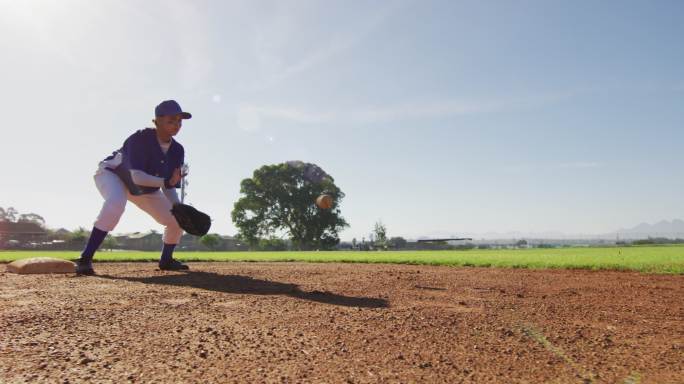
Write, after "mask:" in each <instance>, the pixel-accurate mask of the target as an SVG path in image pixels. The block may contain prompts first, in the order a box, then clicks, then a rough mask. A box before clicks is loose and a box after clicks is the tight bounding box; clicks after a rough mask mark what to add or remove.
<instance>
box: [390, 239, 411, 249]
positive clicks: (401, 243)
mask: <svg viewBox="0 0 684 384" xmlns="http://www.w3.org/2000/svg"><path fill="white" fill-rule="evenodd" d="M407 243H408V241H406V239H404V238H403V237H401V236H397V237H392V238H391V239H389V245H390V247H392V248H397V249H402V248H406V244H407Z"/></svg>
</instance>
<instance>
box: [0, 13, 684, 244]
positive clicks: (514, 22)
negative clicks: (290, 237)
mask: <svg viewBox="0 0 684 384" xmlns="http://www.w3.org/2000/svg"><path fill="white" fill-rule="evenodd" d="M0 8H1V9H2V12H0V50H1V52H3V53H2V55H3V59H2V60H0V84H2V87H0V106H2V110H3V112H4V113H3V122H2V124H1V125H0V130H1V132H2V137H3V140H2V143H3V145H2V151H0V161H1V163H2V164H3V167H2V168H3V171H4V172H3V173H4V177H3V180H4V181H3V182H2V186H1V187H0V206H3V207H7V206H14V207H15V208H17V209H18V210H19V211H20V212H36V213H38V214H41V215H43V216H44V217H45V218H46V220H47V222H48V225H49V226H50V227H53V228H58V227H66V228H70V229H71V228H76V227H78V226H84V227H90V226H91V224H92V222H93V221H94V219H95V217H96V215H97V213H98V211H99V208H100V205H101V197H100V195H99V194H98V192H97V190H96V189H95V186H94V184H93V180H92V175H93V172H94V170H95V168H96V166H97V163H98V161H99V160H101V159H102V158H104V157H105V156H106V155H107V154H108V153H110V152H111V151H113V150H115V149H117V148H118V147H120V145H121V143H122V142H123V140H124V139H125V138H126V137H127V136H128V135H130V134H131V133H132V132H134V131H135V130H137V129H141V128H143V127H146V126H150V124H151V121H150V120H151V119H152V117H153V109H154V106H155V105H156V104H157V103H158V102H160V101H161V100H164V99H168V98H173V99H176V100H178V101H179V102H180V103H181V105H182V106H183V107H184V109H186V110H188V111H190V112H192V113H193V115H194V117H193V119H192V120H189V121H187V122H186V123H185V125H184V127H183V129H182V131H181V133H180V134H179V135H178V136H177V140H178V141H179V142H181V143H182V144H183V145H184V146H185V148H186V155H187V160H188V162H189V163H190V167H191V174H190V177H189V180H190V188H189V197H188V198H189V201H190V202H191V203H192V204H194V205H195V206H196V207H198V208H200V209H202V210H205V211H207V212H208V213H209V214H211V215H212V217H213V218H214V227H213V228H214V230H216V231H218V232H220V233H225V234H234V233H235V228H234V227H233V225H232V223H231V222H230V211H231V209H232V205H233V202H234V201H235V200H236V199H237V198H238V196H239V183H240V181H241V180H242V179H243V178H245V177H249V176H250V175H251V172H252V171H253V170H254V169H255V168H258V167H259V166H261V165H263V164H272V163H279V162H283V161H287V160H304V161H308V162H314V163H316V164H318V165H320V166H321V167H322V168H323V169H325V170H326V171H327V172H328V173H330V174H331V175H332V176H333V177H334V178H335V180H336V183H337V184H338V185H339V186H340V188H341V189H342V190H343V191H344V192H345V193H346V194H347V197H346V199H345V200H344V202H343V204H342V212H343V216H344V217H345V218H346V219H347V220H348V221H349V223H350V224H351V227H350V228H349V229H347V230H346V231H345V232H344V233H343V234H342V238H343V239H345V240H350V239H351V238H352V237H357V238H359V239H360V238H361V237H362V236H367V234H368V233H369V232H370V231H371V229H372V227H373V223H374V222H375V221H377V220H382V221H383V222H384V223H385V224H386V225H387V227H388V231H389V234H390V235H401V236H405V237H410V238H415V237H418V236H423V235H430V234H481V233H486V232H508V231H522V232H538V233H540V232H552V231H560V232H564V233H585V234H595V233H603V232H609V231H613V230H616V229H618V228H621V227H628V226H633V225H636V224H638V223H640V222H655V221H659V220H661V219H673V218H682V217H684V204H683V203H682V196H684V181H683V178H682V177H681V170H682V169H683V168H684V155H682V144H683V143H684V129H683V128H684V108H682V106H683V105H684V45H683V44H682V36H684V23H682V22H681V21H682V20H681V16H682V15H683V14H684V3H682V2H680V1H650V2H646V1H603V2H596V1H487V2H483V1H230V2H228V1H226V2H224V1H193V2H190V1H145V2H137V1H96V2H92V1H40V2H39V1H7V0H0ZM150 228H155V229H159V228H158V225H157V224H156V223H154V222H153V220H152V219H151V218H149V217H148V216H146V215H145V214H144V213H142V212H140V211H139V210H138V209H137V208H136V207H135V206H133V205H130V206H129V208H128V210H127V212H126V213H125V214H124V217H123V219H122V221H121V222H120V224H119V227H118V228H117V230H116V231H115V232H130V231H144V230H147V229H150Z"/></svg>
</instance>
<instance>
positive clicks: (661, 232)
mask: <svg viewBox="0 0 684 384" xmlns="http://www.w3.org/2000/svg"><path fill="white" fill-rule="evenodd" d="M616 235H620V237H624V238H643V237H649V236H651V237H670V238H671V237H680V238H684V220H680V219H674V220H672V221H668V220H661V221H659V222H657V223H655V224H648V223H641V224H639V225H637V226H636V227H634V228H628V229H620V230H619V231H617V232H616Z"/></svg>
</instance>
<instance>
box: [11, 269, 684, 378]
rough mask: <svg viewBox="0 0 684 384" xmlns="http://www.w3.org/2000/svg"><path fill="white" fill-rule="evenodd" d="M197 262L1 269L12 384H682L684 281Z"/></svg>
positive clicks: (674, 278) (498, 271)
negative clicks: (89, 271)
mask: <svg viewBox="0 0 684 384" xmlns="http://www.w3.org/2000/svg"><path fill="white" fill-rule="evenodd" d="M190 265H191V267H192V271H191V272H189V273H180V272H179V273H176V272H162V271H158V270H156V268H155V267H156V266H155V264H152V263H119V264H96V265H95V267H96V271H97V272H98V273H99V274H101V275H100V276H98V277H75V276H74V275H14V274H10V273H1V274H0V320H1V321H2V323H1V324H2V328H0V334H1V336H0V382H9V383H12V382H29V381H30V382H35V381H39V382H59V383H62V382H69V383H75V382H84V381H93V382H112V383H120V382H160V383H162V382H163V383H167V382H274V383H280V382H283V383H299V382H317V383H319V382H329V383H339V382H342V383H365V382H449V383H460V382H463V383H485V382H486V383H490V382H491V383H499V382H500V383H541V382H548V383H625V384H626V383H684V364H683V362H684V276H681V275H680V276H671V275H670V276H668V275H644V274H639V273H629V272H590V271H560V270H551V271H549V270H544V271H542V270H520V269H518V270H512V269H484V268H451V267H425V266H420V267H419V266H404V265H366V264H307V263H191V264H190ZM0 270H4V267H2V266H0Z"/></svg>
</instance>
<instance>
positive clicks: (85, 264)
mask: <svg viewBox="0 0 684 384" xmlns="http://www.w3.org/2000/svg"><path fill="white" fill-rule="evenodd" d="M76 274H77V275H84V276H92V275H94V274H95V270H94V269H93V263H92V262H91V261H82V260H81V259H78V260H76Z"/></svg>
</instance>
